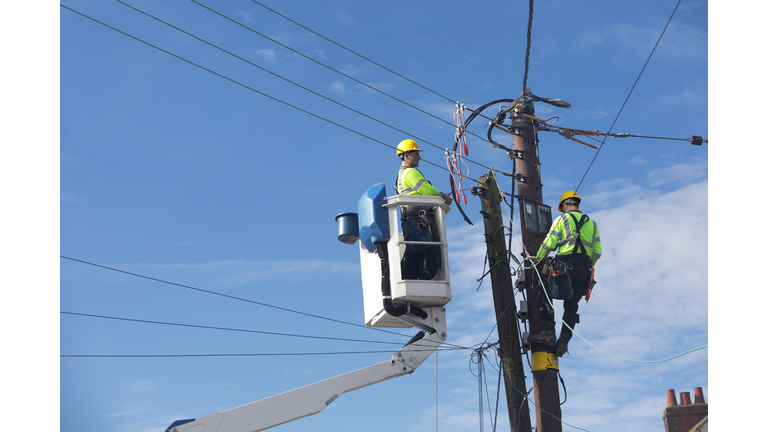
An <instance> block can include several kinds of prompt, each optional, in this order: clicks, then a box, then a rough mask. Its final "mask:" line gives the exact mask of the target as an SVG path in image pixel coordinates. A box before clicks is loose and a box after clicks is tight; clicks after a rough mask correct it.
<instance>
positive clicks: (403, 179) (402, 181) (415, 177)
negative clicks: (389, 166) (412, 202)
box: [395, 167, 440, 196]
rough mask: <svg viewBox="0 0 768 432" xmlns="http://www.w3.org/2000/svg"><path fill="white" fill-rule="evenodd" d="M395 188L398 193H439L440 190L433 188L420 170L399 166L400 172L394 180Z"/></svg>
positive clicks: (435, 194) (436, 194)
mask: <svg viewBox="0 0 768 432" xmlns="http://www.w3.org/2000/svg"><path fill="white" fill-rule="evenodd" d="M395 190H396V191H397V193H398V195H426V196H438V195H440V191H438V190H437V189H435V187H434V186H432V183H430V182H429V181H428V180H427V179H425V178H424V175H422V174H421V171H419V170H417V169H416V168H410V167H401V168H400V172H398V173H397V180H396V181H395Z"/></svg>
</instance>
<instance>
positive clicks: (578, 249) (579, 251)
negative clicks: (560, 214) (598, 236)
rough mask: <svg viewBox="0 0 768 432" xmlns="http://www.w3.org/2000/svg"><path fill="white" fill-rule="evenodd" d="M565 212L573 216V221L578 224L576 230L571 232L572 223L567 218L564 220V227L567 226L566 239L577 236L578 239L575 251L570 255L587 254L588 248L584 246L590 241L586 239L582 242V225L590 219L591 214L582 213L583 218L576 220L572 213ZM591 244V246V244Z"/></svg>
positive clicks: (575, 243) (574, 247)
mask: <svg viewBox="0 0 768 432" xmlns="http://www.w3.org/2000/svg"><path fill="white" fill-rule="evenodd" d="M565 214H566V215H569V216H571V218H573V222H574V223H575V224H576V227H575V228H574V230H573V231H574V232H573V233H571V224H570V223H568V221H567V220H565V221H564V222H565V223H564V224H563V225H564V227H565V239H566V240H567V239H570V238H575V239H576V240H575V242H574V246H573V252H572V253H571V254H569V255H575V254H583V255H587V249H586V248H585V247H584V243H589V242H587V241H584V243H582V240H581V227H583V226H584V224H585V223H587V222H588V221H589V216H587V215H585V214H584V213H582V214H581V219H579V220H576V217H575V216H573V215H572V214H570V213H565ZM590 246H591V244H590Z"/></svg>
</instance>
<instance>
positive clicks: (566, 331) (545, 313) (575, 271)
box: [537, 259, 592, 338]
mask: <svg viewBox="0 0 768 432" xmlns="http://www.w3.org/2000/svg"><path fill="white" fill-rule="evenodd" d="M576 262H577V263H578V264H577V263H573V264H570V265H571V267H572V268H571V269H570V270H568V272H569V273H570V276H571V283H572V285H573V297H572V298H570V299H568V300H563V321H564V322H565V324H567V325H568V326H565V325H563V326H562V328H561V330H560V336H561V337H562V336H563V335H566V336H567V337H569V338H570V336H571V335H572V329H573V328H574V326H576V323H577V322H578V317H579V316H578V314H577V312H578V311H579V300H581V297H582V296H585V295H586V294H587V289H588V288H589V281H590V279H591V277H592V269H591V268H590V267H589V266H588V265H587V264H584V260H583V259H582V260H577V261H576ZM538 294H539V295H538V296H537V300H538V302H539V317H540V318H541V322H542V325H543V326H544V328H547V327H549V328H553V327H554V325H555V312H554V311H553V310H552V309H551V308H550V307H549V303H548V302H547V298H546V295H545V294H544V293H543V292H542V289H541V286H539V289H538ZM550 300H551V301H552V302H553V305H554V300H552V299H550ZM548 323H551V324H548ZM568 327H570V328H568Z"/></svg>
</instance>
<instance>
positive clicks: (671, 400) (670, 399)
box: [667, 389, 677, 406]
mask: <svg viewBox="0 0 768 432" xmlns="http://www.w3.org/2000/svg"><path fill="white" fill-rule="evenodd" d="M667 406H677V397H675V389H669V390H667Z"/></svg>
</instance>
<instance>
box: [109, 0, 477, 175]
mask: <svg viewBox="0 0 768 432" xmlns="http://www.w3.org/2000/svg"><path fill="white" fill-rule="evenodd" d="M117 2H118V3H120V4H122V5H124V6H127V7H129V8H131V9H133V10H135V11H136V12H139V13H141V14H143V15H145V16H147V17H149V18H152V19H154V20H156V21H158V22H160V23H162V24H165V25H166V26H168V27H171V28H173V29H175V30H178V31H180V32H182V33H184V34H185V35H187V36H189V37H192V38H195V39H197V40H199V41H200V42H203V43H204V44H206V45H209V46H211V47H213V48H216V49H217V50H219V51H221V52H224V53H226V54H229V55H230V56H232V57H235V58H236V59H238V60H241V61H243V62H245V63H248V64H249V65H251V66H253V67H256V68H259V69H261V70H262V71H264V72H267V73H269V74H271V75H272V76H275V77H277V78H280V79H281V80H283V81H286V82H288V83H290V84H292V85H294V86H296V87H299V88H300V89H302V90H305V91H308V92H310V93H312V94H314V95H315V96H319V97H321V98H323V99H325V100H327V101H329V102H333V103H334V104H336V105H339V106H341V107H343V108H346V109H348V110H350V111H352V112H354V113H357V114H360V115H361V116H363V117H365V118H367V119H369V120H373V121H375V122H377V123H379V124H381V125H384V126H386V127H388V128H390V129H393V130H395V131H397V132H400V133H402V134H405V135H407V136H412V137H414V138H416V139H418V140H419V141H422V142H424V143H427V144H429V145H431V146H433V147H435V148H438V149H441V150H442V148H441V147H440V146H438V145H436V144H433V143H431V142H429V141H428V140H426V139H424V138H420V137H418V136H416V135H414V134H411V133H409V132H406V131H404V130H402V129H399V128H397V127H395V126H392V125H390V124H388V123H385V122H383V121H381V120H379V119H377V118H375V117H372V116H369V115H368V114H365V113H363V112H361V111H359V110H356V109H354V108H352V107H350V106H347V105H345V104H343V103H341V102H338V101H336V100H334V99H332V98H329V97H327V96H325V95H323V94H320V93H318V92H316V91H314V90H312V89H310V88H307V87H305V86H303V85H301V84H299V83H296V82H294V81H291V80H289V79H288V78H285V77H284V76H282V75H279V74H277V73H275V72H272V71H271V70H269V69H267V68H264V67H262V66H259V65H257V64H256V63H253V62H251V61H249V60H247V59H244V58H242V57H240V56H238V55H237V54H234V53H232V52H230V51H227V50H225V49H224V48H221V47H219V46H217V45H215V44H212V43H210V42H208V41H206V40H204V39H202V38H200V37H198V36H195V35H194V34H192V33H189V32H187V31H185V30H182V29H181V28H179V27H176V26H174V25H173V24H170V23H168V22H166V21H163V20H161V19H160V18H158V17H156V16H153V15H151V14H149V13H147V12H144V11H142V10H141V9H138V8H136V7H134V6H131V5H129V4H128V3H125V2H124V1H122V0H117ZM206 9H207V8H206ZM217 13H218V12H217ZM238 24H239V23H238ZM259 34H260V33H259ZM260 35H261V34H260ZM262 36H263V35H262ZM264 37H266V36H264ZM268 39H269V38H268ZM270 40H272V39H270ZM273 42H275V43H279V42H277V41H274V40H273ZM281 45H282V44H281ZM294 52H295V51H294ZM307 58H308V57H307ZM339 73H341V72H339ZM466 160H468V161H470V162H472V163H474V164H476V165H479V166H481V167H483V168H486V169H488V167H487V166H485V165H483V164H481V163H478V162H475V161H473V160H471V159H469V158H466Z"/></svg>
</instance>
